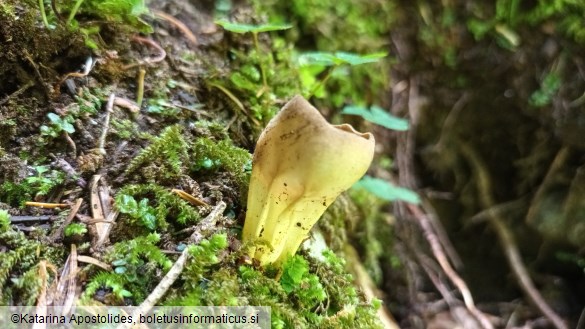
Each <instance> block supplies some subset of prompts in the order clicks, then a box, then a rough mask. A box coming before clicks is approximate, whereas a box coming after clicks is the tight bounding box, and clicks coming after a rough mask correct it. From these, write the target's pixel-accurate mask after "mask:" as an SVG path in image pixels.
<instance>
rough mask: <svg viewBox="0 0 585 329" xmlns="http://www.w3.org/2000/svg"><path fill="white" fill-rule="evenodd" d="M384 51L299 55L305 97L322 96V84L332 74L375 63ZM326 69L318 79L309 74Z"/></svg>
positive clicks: (319, 72) (384, 54) (383, 54)
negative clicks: (364, 53)
mask: <svg viewBox="0 0 585 329" xmlns="http://www.w3.org/2000/svg"><path fill="white" fill-rule="evenodd" d="M386 56H387V54H386V53H373V54H368V55H358V54H354V53H349V52H340V51H338V52H333V53H328V52H309V53H305V54H302V55H301V56H299V59H298V63H299V66H300V71H301V72H300V74H301V77H304V78H303V79H302V80H301V81H302V82H303V85H304V87H305V89H306V90H308V93H305V95H304V96H305V98H307V99H308V98H310V97H312V96H313V95H316V96H318V97H323V96H324V89H323V88H324V86H325V84H326V83H327V81H328V80H329V78H331V77H332V75H333V74H334V73H335V72H336V71H338V70H342V69H344V68H346V67H348V66H356V65H362V64H368V63H376V62H378V61H379V60H380V59H381V58H384V57H386ZM323 71H326V73H325V77H324V78H323V79H321V80H320V81H318V80H317V79H315V78H311V76H316V75H317V74H321V72H323Z"/></svg>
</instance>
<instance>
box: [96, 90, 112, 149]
mask: <svg viewBox="0 0 585 329" xmlns="http://www.w3.org/2000/svg"><path fill="white" fill-rule="evenodd" d="M115 99H116V95H115V94H114V93H112V94H110V97H109V98H108V104H107V105H106V119H105V120H104V129H103V130H102V134H101V136H100V139H99V142H98V151H99V152H100V154H101V155H105V154H106V136H107V135H108V129H109V128H110V116H111V115H112V113H113V112H114V110H113V108H114V100H115Z"/></svg>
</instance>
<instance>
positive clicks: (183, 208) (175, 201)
mask: <svg viewBox="0 0 585 329" xmlns="http://www.w3.org/2000/svg"><path fill="white" fill-rule="evenodd" d="M125 195H126V196H130V197H132V198H133V199H134V200H137V199H140V198H145V197H147V198H148V199H149V200H150V203H151V205H149V206H148V207H152V208H153V210H152V211H153V212H152V213H153V214H154V215H155V216H156V227H157V230H159V231H161V232H164V231H166V230H167V229H168V227H169V221H171V222H172V223H174V222H176V223H178V224H180V225H179V226H181V227H182V226H184V225H186V224H189V223H193V222H197V221H199V219H200V218H201V216H200V215H199V213H198V212H197V210H196V209H195V208H193V206H192V205H191V204H189V203H188V202H187V201H185V200H183V199H181V198H179V197H178V196H177V195H176V194H174V193H171V192H170V191H169V190H168V189H165V188H164V187H162V186H159V185H155V184H140V185H126V186H124V187H123V188H122V189H121V190H120V191H119V192H118V194H117V195H116V204H121V203H124V201H123V200H122V198H125V197H124V196H125ZM134 202H136V201H134ZM131 203H133V202H131ZM136 206H137V207H139V204H137V205H136ZM148 212H150V210H148ZM139 226H140V227H144V226H143V224H139Z"/></svg>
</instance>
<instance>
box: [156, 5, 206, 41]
mask: <svg viewBox="0 0 585 329" xmlns="http://www.w3.org/2000/svg"><path fill="white" fill-rule="evenodd" d="M151 12H153V13H154V15H155V16H156V17H157V18H159V19H164V20H166V21H167V22H169V23H171V24H172V25H174V26H175V27H176V28H177V29H179V31H181V32H183V34H184V35H185V37H186V38H187V39H188V40H189V41H191V43H193V44H194V45H196V44H197V37H195V35H194V34H193V32H191V30H190V29H189V28H188V27H187V25H185V23H183V22H181V21H180V20H178V19H176V18H175V17H173V16H171V15H169V14H167V13H164V12H162V11H159V10H151Z"/></svg>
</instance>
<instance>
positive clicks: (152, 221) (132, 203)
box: [116, 194, 157, 231]
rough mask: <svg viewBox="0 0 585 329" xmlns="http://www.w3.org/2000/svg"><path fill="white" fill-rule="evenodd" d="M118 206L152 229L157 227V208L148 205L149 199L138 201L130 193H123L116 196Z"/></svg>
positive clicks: (121, 210)
mask: <svg viewBox="0 0 585 329" xmlns="http://www.w3.org/2000/svg"><path fill="white" fill-rule="evenodd" d="M116 206H117V207H118V209H120V212H121V213H123V214H127V215H128V216H130V218H131V219H132V220H133V221H135V222H138V223H140V224H141V225H143V226H144V227H146V228H147V229H149V230H150V231H154V230H155V229H156V226H157V225H156V216H155V209H154V208H153V207H151V206H149V205H148V199H146V198H145V199H142V200H140V202H137V201H136V199H134V198H133V197H132V196H130V195H126V194H122V195H119V196H117V197H116Z"/></svg>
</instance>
